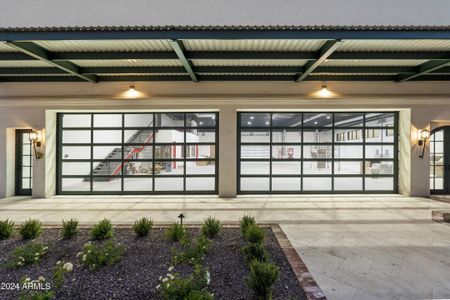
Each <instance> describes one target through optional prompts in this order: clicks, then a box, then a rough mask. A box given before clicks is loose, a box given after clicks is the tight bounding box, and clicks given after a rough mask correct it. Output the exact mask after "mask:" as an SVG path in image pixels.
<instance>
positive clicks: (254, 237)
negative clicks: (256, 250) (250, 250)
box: [244, 225, 266, 244]
mask: <svg viewBox="0 0 450 300" xmlns="http://www.w3.org/2000/svg"><path fill="white" fill-rule="evenodd" d="M265 238H266V234H265V232H264V230H263V229H262V228H260V227H258V226H257V225H250V226H248V227H247V229H246V230H245V233H244V239H245V240H246V241H247V242H249V243H256V244H261V243H263V242H264V239H265Z"/></svg>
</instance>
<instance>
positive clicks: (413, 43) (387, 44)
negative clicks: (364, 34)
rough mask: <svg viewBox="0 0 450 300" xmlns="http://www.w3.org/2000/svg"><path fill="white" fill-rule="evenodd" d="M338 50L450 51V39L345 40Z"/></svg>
mask: <svg viewBox="0 0 450 300" xmlns="http://www.w3.org/2000/svg"><path fill="white" fill-rule="evenodd" d="M337 51H338V52H345V51H450V40H345V41H343V42H342V44H341V45H340V46H339V48H338V49H337Z"/></svg>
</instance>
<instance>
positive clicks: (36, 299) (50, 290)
mask: <svg viewBox="0 0 450 300" xmlns="http://www.w3.org/2000/svg"><path fill="white" fill-rule="evenodd" d="M72 270H73V264H72V263H70V262H66V263H64V262H61V261H58V262H57V263H56V266H55V268H54V269H53V276H52V282H49V281H47V279H45V277H43V276H39V278H38V279H35V280H31V279H30V278H29V277H27V278H22V279H21V280H20V286H21V287H22V289H21V290H20V293H19V300H50V299H55V295H56V290H58V289H59V288H60V287H61V286H62V284H63V283H64V279H65V276H66V274H67V273H68V272H71V271H72ZM52 283H53V284H52ZM37 285H39V286H42V287H45V289H44V290H41V289H36V286H37Z"/></svg>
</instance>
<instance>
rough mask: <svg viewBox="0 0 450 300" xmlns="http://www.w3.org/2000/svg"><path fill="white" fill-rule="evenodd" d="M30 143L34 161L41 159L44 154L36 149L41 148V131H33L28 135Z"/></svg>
mask: <svg viewBox="0 0 450 300" xmlns="http://www.w3.org/2000/svg"><path fill="white" fill-rule="evenodd" d="M30 141H31V143H32V144H33V152H34V156H35V157H36V159H41V158H42V157H43V156H44V153H42V152H40V151H37V148H39V147H42V131H40V130H33V131H32V132H31V133H30Z"/></svg>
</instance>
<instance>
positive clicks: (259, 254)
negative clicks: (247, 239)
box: [241, 243, 269, 263]
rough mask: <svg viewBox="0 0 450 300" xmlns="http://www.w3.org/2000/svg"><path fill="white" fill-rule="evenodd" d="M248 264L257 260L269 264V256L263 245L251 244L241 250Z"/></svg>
mask: <svg viewBox="0 0 450 300" xmlns="http://www.w3.org/2000/svg"><path fill="white" fill-rule="evenodd" d="M241 252H242V254H243V255H244V257H245V260H246V261H247V263H250V262H252V261H253V260H257V261H260V262H267V260H268V258H269V254H268V253H267V250H266V248H265V247H264V245H263V244H260V243H250V244H248V245H246V246H244V247H242V249H241Z"/></svg>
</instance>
